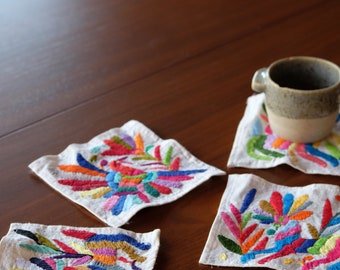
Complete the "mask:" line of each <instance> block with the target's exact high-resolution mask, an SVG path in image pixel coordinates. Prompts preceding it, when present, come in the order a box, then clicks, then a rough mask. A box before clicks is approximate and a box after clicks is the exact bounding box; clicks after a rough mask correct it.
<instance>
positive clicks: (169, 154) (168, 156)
mask: <svg viewBox="0 0 340 270" xmlns="http://www.w3.org/2000/svg"><path fill="white" fill-rule="evenodd" d="M171 157H172V146H171V147H169V149H168V151H167V152H166V155H165V158H164V164H165V165H167V166H169V165H170V163H171Z"/></svg>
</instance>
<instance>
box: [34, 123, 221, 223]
mask: <svg viewBox="0 0 340 270" xmlns="http://www.w3.org/2000/svg"><path fill="white" fill-rule="evenodd" d="M29 167H30V168H31V169H32V170H33V171H34V172H35V173H36V174H37V175H38V176H40V177H41V178H42V179H43V180H44V181H45V182H46V183H48V184H49V185H51V186H52V187H53V188H55V189H56V190H57V191H59V192H60V193H62V194H63V195H64V196H66V197H68V198H70V199H71V200H73V201H74V202H76V203H78V204H80V205H82V206H84V207H85V208H86V209H88V210H89V211H90V212H92V213H93V214H95V215H96V216H97V217H99V218H100V219H102V220H103V221H104V222H106V223H107V224H109V225H112V226H121V225H123V224H124V223H125V222H126V221H128V220H129V219H130V218H131V217H132V216H133V215H134V214H135V213H136V212H137V211H138V210H140V209H142V208H144V207H147V206H152V205H160V204H164V203H168V202H171V201H174V200H176V199H177V198H179V197H181V196H183V195H184V194H186V193H187V192H189V191H190V190H192V189H193V188H195V187H196V186H198V185H200V184H201V183H203V182H204V181H206V180H208V179H209V178H210V177H211V176H214V175H223V174H225V172H224V171H221V170H219V169H217V168H215V167H212V166H209V165H208V164H205V163H203V162H202V161H200V160H198V159H197V158H195V157H194V156H193V155H191V154H190V153H189V152H188V151H187V150H186V149H185V148H183V147H182V146H181V145H180V144H179V143H177V142H176V141H174V140H161V139H160V138H158V137H157V136H156V135H155V134H154V133H153V132H151V131H150V130H149V129H147V128H146V127H145V126H143V125H142V124H141V123H139V122H137V121H130V122H128V123H127V124H125V125H124V126H123V127H121V128H116V129H112V130H109V131H107V132H105V133H103V134H100V135H98V136H96V137H95V138H93V139H92V140H91V141H90V142H88V143H86V144H72V145H70V146H69V147H67V148H66V149H65V150H64V151H63V152H62V153H60V154H59V155H57V156H44V157H41V158H40V159H38V160H36V161H34V162H33V163H31V164H30V165H29Z"/></svg>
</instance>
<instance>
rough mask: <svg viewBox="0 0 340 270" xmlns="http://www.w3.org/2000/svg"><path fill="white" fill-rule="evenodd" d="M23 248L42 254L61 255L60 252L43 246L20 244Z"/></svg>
mask: <svg viewBox="0 0 340 270" xmlns="http://www.w3.org/2000/svg"><path fill="white" fill-rule="evenodd" d="M20 246H21V247H23V248H25V249H27V250H31V251H34V252H37V253H42V254H60V253H61V252H60V251H57V250H54V249H52V248H49V247H46V246H43V245H36V244H32V245H30V244H20Z"/></svg>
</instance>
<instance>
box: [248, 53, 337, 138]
mask: <svg viewBox="0 0 340 270" xmlns="http://www.w3.org/2000/svg"><path fill="white" fill-rule="evenodd" d="M252 89H253V90H254V91H256V92H264V93H265V105H266V110H267V114H268V120H269V125H270V127H271V129H272V131H273V132H274V134H276V135H278V136H279V137H281V138H284V139H287V140H289V141H292V142H299V143H310V142H315V141H319V140H322V139H324V138H325V137H327V136H328V135H329V134H330V133H331V131H332V129H333V127H334V125H335V123H336V118H337V116H338V113H339V105H338V96H339V93H340V69H339V67H338V66H337V65H336V64H334V63H332V62H329V61H327V60H324V59H320V58H316V57H307V56H296V57H289V58H284V59H281V60H278V61H276V62H274V63H272V64H271V65H270V66H269V67H267V68H262V69H259V70H258V71H256V72H255V74H254V76H253V79H252Z"/></svg>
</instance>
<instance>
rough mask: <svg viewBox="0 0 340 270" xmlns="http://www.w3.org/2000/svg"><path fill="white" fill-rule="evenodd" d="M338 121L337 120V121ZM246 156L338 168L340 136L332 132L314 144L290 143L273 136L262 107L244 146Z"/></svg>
mask: <svg viewBox="0 0 340 270" xmlns="http://www.w3.org/2000/svg"><path fill="white" fill-rule="evenodd" d="M337 121H339V118H338V120H337ZM246 151H247V154H248V155H249V156H250V157H251V158H254V159H257V160H263V161H271V160H273V159H280V158H283V157H286V156H287V157H289V158H290V160H291V161H292V162H297V160H298V159H303V160H306V161H309V162H311V163H313V164H315V165H317V166H320V167H323V168H326V167H328V166H330V167H338V166H339V159H340V135H339V134H336V133H335V132H333V133H332V134H331V135H330V136H329V137H328V138H327V139H325V140H324V141H321V142H316V143H313V144H311V143H307V144H301V143H292V142H290V141H287V140H284V139H282V138H280V137H277V136H276V135H275V134H273V132H272V130H271V129H270V126H269V123H268V118H267V113H266V109H265V106H264V105H263V106H262V110H261V112H260V115H259V116H258V117H257V119H256V121H255V123H254V125H253V128H252V132H251V137H250V138H249V140H248V142H247V146H246Z"/></svg>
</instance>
